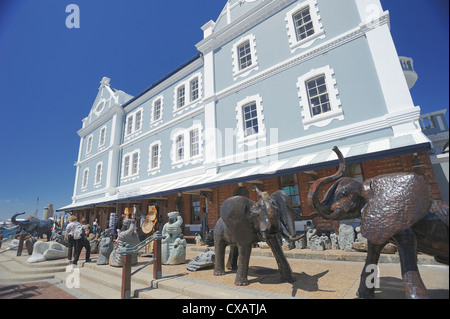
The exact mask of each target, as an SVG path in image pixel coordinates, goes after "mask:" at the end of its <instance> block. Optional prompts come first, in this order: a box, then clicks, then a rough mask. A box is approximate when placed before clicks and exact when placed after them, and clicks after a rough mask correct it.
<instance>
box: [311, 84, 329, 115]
mask: <svg viewBox="0 0 450 319" xmlns="http://www.w3.org/2000/svg"><path fill="white" fill-rule="evenodd" d="M306 87H307V89H308V96H309V104H310V107H311V113H312V115H313V116H315V115H318V114H321V113H325V112H329V111H331V106H330V99H329V96H328V91H327V86H326V83H325V75H320V76H318V77H316V78H314V79H311V80H309V81H307V83H306Z"/></svg>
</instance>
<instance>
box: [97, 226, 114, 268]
mask: <svg viewBox="0 0 450 319" xmlns="http://www.w3.org/2000/svg"><path fill="white" fill-rule="evenodd" d="M100 238H101V240H100V243H99V252H98V258H97V265H107V264H108V263H109V256H110V255H111V252H112V251H113V249H114V245H113V241H112V239H111V230H110V229H107V230H105V231H104V232H103V233H102V234H101V236H100Z"/></svg>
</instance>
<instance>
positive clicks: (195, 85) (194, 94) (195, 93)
mask: <svg viewBox="0 0 450 319" xmlns="http://www.w3.org/2000/svg"><path fill="white" fill-rule="evenodd" d="M198 98H199V92H198V77H196V78H194V79H193V80H192V81H191V102H193V101H195V100H197V99H198Z"/></svg>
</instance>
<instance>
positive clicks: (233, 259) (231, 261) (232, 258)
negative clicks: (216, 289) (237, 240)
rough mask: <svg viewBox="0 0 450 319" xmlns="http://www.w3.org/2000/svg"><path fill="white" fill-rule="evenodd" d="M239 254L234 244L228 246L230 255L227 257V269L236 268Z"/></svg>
mask: <svg viewBox="0 0 450 319" xmlns="http://www.w3.org/2000/svg"><path fill="white" fill-rule="evenodd" d="M238 256H239V250H238V247H237V246H236V245H231V246H230V255H229V257H228V263H227V269H228V270H236V269H237V261H238Z"/></svg>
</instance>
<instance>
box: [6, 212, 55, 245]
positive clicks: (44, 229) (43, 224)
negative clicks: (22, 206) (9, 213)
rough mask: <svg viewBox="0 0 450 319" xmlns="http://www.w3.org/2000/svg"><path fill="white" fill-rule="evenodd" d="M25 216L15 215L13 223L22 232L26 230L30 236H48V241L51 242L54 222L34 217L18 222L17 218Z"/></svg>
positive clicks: (12, 218)
mask: <svg viewBox="0 0 450 319" xmlns="http://www.w3.org/2000/svg"><path fill="white" fill-rule="evenodd" d="M23 214H25V213H21V214H15V215H14V216H13V217H11V222H12V223H13V224H14V225H18V226H19V227H20V228H21V229H22V230H24V231H25V232H27V233H29V234H33V233H39V234H45V235H47V241H50V238H51V236H52V229H53V223H54V222H53V220H51V219H45V220H40V219H39V218H36V217H32V218H29V219H26V220H23V221H17V220H16V218H17V216H19V215H23Z"/></svg>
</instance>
